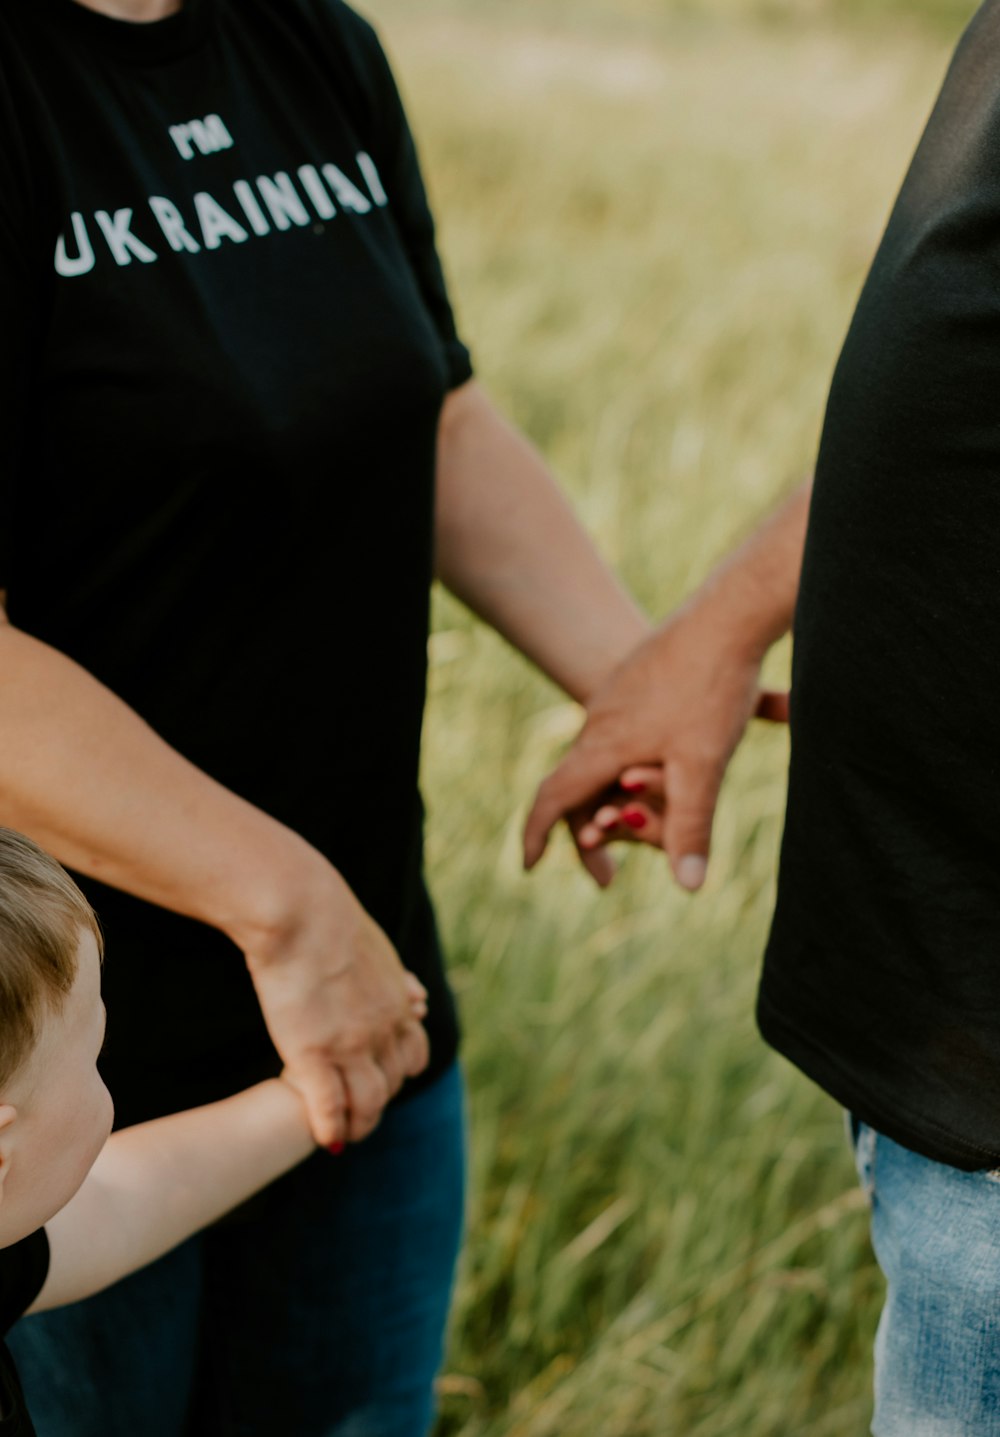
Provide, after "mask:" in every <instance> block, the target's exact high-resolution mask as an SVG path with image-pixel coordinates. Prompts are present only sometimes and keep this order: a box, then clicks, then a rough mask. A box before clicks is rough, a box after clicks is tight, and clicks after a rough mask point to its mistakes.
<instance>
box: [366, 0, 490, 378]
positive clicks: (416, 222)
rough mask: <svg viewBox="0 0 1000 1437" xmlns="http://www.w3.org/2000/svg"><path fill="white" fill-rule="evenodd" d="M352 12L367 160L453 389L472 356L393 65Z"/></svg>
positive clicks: (467, 374) (469, 374)
mask: <svg viewBox="0 0 1000 1437" xmlns="http://www.w3.org/2000/svg"><path fill="white" fill-rule="evenodd" d="M345 8H346V7H345ZM351 17H352V20H353V22H354V24H353V26H352V30H353V32H354V33H353V36H352V40H353V41H354V42H355V43H356V44H357V46H358V48H359V50H361V52H362V53H361V55H360V56H359V58H360V60H361V63H362V65H363V67H364V72H365V74H364V79H365V81H366V85H365V88H366V90H367V91H368V97H369V104H370V109H371V112H372V113H371V122H372V130H373V133H374V135H375V137H376V142H375V146H374V148H375V149H376V151H377V153H373V155H372V159H373V160H374V161H375V164H376V167H377V169H378V172H379V176H380V179H381V181H382V184H383V187H384V189H385V192H386V195H387V197H388V200H389V205H390V208H391V212H392V214H393V216H394V217H395V220H396V223H397V224H398V225H399V229H400V233H401V236H402V239H403V244H404V246H405V248H406V252H407V254H408V255H409V258H410V263H411V264H412V266H413V272H414V274H415V275H416V279H417V283H418V285H419V288H420V292H421V294H422V295H423V299H424V303H425V305H426V306H427V311H428V313H429V314H430V316H431V319H432V320H433V323H434V327H435V329H436V330H437V333H438V335H439V337H440V340H441V346H442V350H443V352H444V356H445V362H446V365H447V369H448V383H449V388H451V389H456V388H458V386H459V385H460V384H464V383H465V382H466V380H468V379H471V377H472V359H471V356H470V354H469V350H468V349H467V347H466V346H465V345H464V344H463V343H462V340H461V339H460V338H459V336H458V332H457V330H456V326H455V317H454V313H453V311H452V306H451V302H450V300H449V298H448V288H447V284H446V282H445V277H444V271H443V269H442V266H441V260H440V257H439V255H438V252H437V245H436V243H435V232H434V217H433V215H432V214H431V209H430V205H429V203H428V200H427V191H426V188H425V186H424V180H423V175H422V173H421V169H420V160H419V157H418V155H417V147H416V144H415V143H414V139H413V135H412V133H411V131H410V126H409V122H408V121H407V118H406V111H405V109H404V107H403V102H402V99H401V97H400V94H399V89H398V87H397V85H396V81H395V78H394V76H393V73H392V69H391V67H390V65H389V61H388V59H387V58H386V55H385V51H384V50H383V49H382V46H381V43H380V42H379V39H378V36H377V34H376V32H375V30H374V29H373V28H372V26H371V25H369V24H368V22H367V21H365V20H361V19H360V17H358V16H357V15H354V14H353V12H351Z"/></svg>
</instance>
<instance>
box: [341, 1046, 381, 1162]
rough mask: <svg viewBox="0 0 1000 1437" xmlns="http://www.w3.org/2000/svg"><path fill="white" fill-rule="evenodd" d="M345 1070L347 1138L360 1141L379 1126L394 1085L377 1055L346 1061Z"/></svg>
mask: <svg viewBox="0 0 1000 1437" xmlns="http://www.w3.org/2000/svg"><path fill="white" fill-rule="evenodd" d="M342 1072H343V1077H344V1087H345V1089H346V1091H347V1107H348V1124H347V1137H348V1140H349V1141H350V1142H352V1143H359V1142H361V1140H362V1139H363V1138H366V1137H367V1136H368V1134H369V1133H372V1132H374V1131H375V1129H376V1128H377V1127H378V1125H379V1121H380V1119H381V1117H382V1111H383V1109H384V1108H385V1105H386V1103H387V1102H388V1101H389V1098H390V1097H391V1095H392V1088H391V1086H390V1083H389V1079H388V1077H387V1075H386V1073H385V1071H384V1070H383V1069H382V1068H381V1067H380V1066H379V1064H378V1063H376V1062H375V1060H374V1058H369V1057H363V1058H358V1059H356V1060H355V1061H354V1062H352V1063H348V1064H346V1065H345V1066H344V1068H343V1069H342Z"/></svg>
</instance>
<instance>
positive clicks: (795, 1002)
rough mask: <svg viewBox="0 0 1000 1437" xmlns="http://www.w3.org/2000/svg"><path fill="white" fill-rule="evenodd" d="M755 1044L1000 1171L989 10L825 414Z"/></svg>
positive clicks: (932, 1149)
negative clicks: (784, 809) (759, 1039)
mask: <svg viewBox="0 0 1000 1437" xmlns="http://www.w3.org/2000/svg"><path fill="white" fill-rule="evenodd" d="M792 682H793V690H792V694H793V702H792V767H791V779H790V789H789V800H788V816H787V823H786V829H785V836H784V843H783V849H782V858H781V876H780V884H779V896H778V905H777V911H776V915H775V919H774V926H773V931H772V934H771V940H770V945H769V948H768V953H767V958H766V963H765V970H764V978H763V985H762V989H761V997H760V1007H759V1018H760V1022H761V1027H762V1030H763V1032H764V1035H765V1037H767V1038H768V1039H769V1040H770V1041H771V1042H772V1043H773V1044H774V1045H775V1046H776V1047H778V1048H779V1049H780V1050H781V1051H782V1052H784V1053H785V1054H787V1055H788V1056H789V1057H790V1058H792V1059H793V1060H794V1061H795V1062H796V1063H797V1064H798V1065H799V1066H800V1067H801V1068H803V1069H804V1070H805V1071H806V1072H807V1073H809V1074H810V1075H811V1076H812V1077H813V1078H815V1079H816V1080H817V1081H818V1082H819V1083H821V1084H822V1085H823V1086H824V1087H825V1088H826V1089H828V1091H829V1092H831V1093H832V1094H833V1095H834V1096H835V1097H836V1098H838V1099H839V1100H840V1101H841V1102H843V1103H845V1104H847V1105H849V1106H850V1107H852V1108H853V1109H855V1111H856V1112H857V1114H858V1115H859V1116H860V1117H861V1118H863V1119H865V1120H866V1121H867V1122H869V1123H871V1124H872V1125H873V1126H875V1127H876V1128H879V1129H881V1130H882V1131H883V1132H885V1133H887V1134H888V1136H890V1137H892V1138H894V1139H895V1140H896V1141H898V1142H901V1143H903V1144H905V1145H906V1146H909V1147H911V1148H913V1149H915V1150H916V1151H918V1152H921V1153H924V1154H925V1155H927V1156H928V1157H931V1158H934V1159H936V1160H938V1161H942V1162H948V1163H952V1164H954V1165H956V1166H958V1167H961V1168H965V1169H975V1168H982V1167H995V1166H997V1165H998V1164H1000V742H998V738H1000V3H998V0H988V3H987V4H986V5H985V6H984V7H983V8H982V9H981V10H980V11H979V13H978V15H977V16H976V18H975V19H974V20H973V22H972V24H971V25H970V27H969V29H968V30H967V32H966V34H965V36H964V37H963V39H962V42H961V44H960V45H959V48H958V50H957V52H956V55H955V58H954V60H953V62H952V65H951V68H950V70H949V73H948V76H947V78H946V81H945V84H944V88H943V90H942V93H941V95H940V98H939V100H938V103H937V105H936V107H935V109H934V112H933V114H932V116H931V119H930V121H929V123H928V126H927V130H926V132H925V134H924V137H923V139H922V141H921V144H920V147H919V149H918V151H917V154H916V157H915V159H914V161H913V164H912V167H911V169H910V171H909V174H908V176H907V178H906V181H905V183H904V185H903V189H902V191H901V193H900V195H899V198H898V200H897V203H896V206H895V209H894V211H893V213H892V216H891V219H890V221H889V225H888V228H887V231H886V234H885V237H884V239H883V241H882V244H881V247H880V249H879V251H878V254H877V256H876V258H875V261H874V264H873V266H872V270H871V273H870V275H869V278H868V280H867V283H866V285H865V288H864V291H863V293H862V296H861V299H860V301H859V304H858V308H857V312H856V314H855V316H854V320H853V323H852V325H851V328H850V331H849V334H848V336H847V340H846V343H845V346H844V350H843V353H842V355H841V357H840V362H839V364H838V367H837V371H836V375H835V378H834V381H833V387H832V390H831V394H830V400H829V407H828V410H827V416H826V424H825V428H824V433H823V439H822V445H821V451H820V457H819V465H818V472H817V478H816V490H815V496H814V500H813V507H812V515H811V521H810V529H809V535H808V539H807V543H806V557H805V566H804V571H803V576H802V589H801V594H800V599H799V606H798V612H797V615H796V621H795V658H794V672H793V681H792Z"/></svg>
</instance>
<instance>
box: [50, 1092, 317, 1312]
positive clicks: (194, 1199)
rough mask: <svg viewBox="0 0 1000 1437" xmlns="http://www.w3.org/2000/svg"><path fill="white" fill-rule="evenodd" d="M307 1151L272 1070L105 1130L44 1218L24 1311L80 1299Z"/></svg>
mask: <svg viewBox="0 0 1000 1437" xmlns="http://www.w3.org/2000/svg"><path fill="white" fill-rule="evenodd" d="M312 1152H315V1143H314V1141H313V1138H312V1134H311V1132H310V1129H309V1121H308V1117H307V1114H306V1110H305V1105H304V1103H303V1100H302V1098H301V1097H300V1095H299V1094H298V1093H297V1092H296V1091H295V1090H294V1088H292V1087H291V1086H290V1085H289V1084H288V1083H285V1082H282V1081H281V1080H280V1079H278V1078H275V1079H272V1080H271V1081H269V1082H266V1083H258V1084H257V1085H256V1087H253V1088H249V1089H247V1091H246V1092H243V1093H238V1094H237V1095H236V1096H235V1097H232V1098H226V1099H224V1100H223V1101H222V1102H219V1103H211V1104H209V1105H208V1106H207V1107H203V1108H194V1109H192V1110H191V1111H189V1112H186V1113H175V1114H173V1115H172V1116H171V1117H167V1118H157V1119H156V1120H155V1121H154V1122H151V1123H141V1124H139V1125H138V1126H137V1127H134V1128H126V1129H125V1130H124V1131H123V1132H120V1133H114V1134H112V1136H111V1137H110V1138H109V1139H108V1141H107V1143H106V1145H105V1147H104V1148H103V1150H102V1151H101V1154H100V1156H99V1157H98V1159H97V1161H96V1163H95V1164H94V1166H93V1167H92V1168H91V1170H90V1172H89V1173H88V1175H87V1177H86V1179H85V1180H84V1183H83V1186H82V1187H81V1188H80V1190H79V1192H77V1193H76V1195H75V1196H74V1197H72V1198H71V1199H70V1201H69V1202H68V1203H67V1204H66V1206H65V1207H64V1208H63V1209H62V1210H61V1211H60V1212H58V1213H56V1215H55V1217H53V1218H51V1219H50V1220H49V1222H48V1223H46V1227H45V1230H46V1233H47V1235H48V1239H49V1249H50V1261H49V1272H48V1277H47V1278H46V1280H45V1285H44V1287H43V1288H42V1290H41V1292H40V1293H39V1295H38V1297H37V1298H36V1299H35V1301H34V1303H33V1304H32V1306H31V1307H30V1308H29V1309H28V1311H29V1312H42V1311H44V1310H45V1309H46V1308H50V1307H62V1306H63V1304H64V1303H67V1302H79V1301H80V1300H81V1299H82V1298H84V1297H90V1296H91V1295H92V1294H93V1293H95V1292H100V1291H101V1290H102V1289H103V1288H105V1287H109V1286H110V1285H111V1283H113V1282H118V1281H119V1280H120V1279H121V1278H123V1277H127V1276H128V1275H129V1273H132V1272H136V1271H138V1269H139V1268H141V1267H145V1266H146V1264H147V1263H150V1262H154V1261H155V1260H156V1258H158V1257H162V1256H163V1254H164V1253H165V1252H169V1251H170V1250H171V1248H173V1247H176V1246H177V1244H178V1243H179V1242H183V1241H184V1239H185V1238H187V1237H190V1236H191V1234H192V1233H195V1232H198V1231H199V1230H200V1229H201V1228H203V1227H206V1226H207V1225H208V1224H209V1223H211V1222H214V1221H215V1220H216V1219H217V1218H220V1217H222V1215H223V1214H224V1213H226V1212H228V1211H229V1210H230V1209H231V1208H233V1207H235V1206H236V1205H237V1204H238V1203H241V1202H243V1201H244V1200H245V1199H246V1198H248V1197H251V1196H252V1195H253V1194H254V1193H255V1192H259V1190H260V1189H261V1188H263V1187H266V1186H267V1185H268V1183H271V1182H273V1181H274V1180H275V1178H278V1177H280V1176H281V1175H282V1173H285V1172H288V1170H289V1169H290V1168H293V1167H295V1166H297V1165H298V1164H299V1163H300V1162H302V1161H303V1159H304V1158H307V1157H308V1156H309V1154H310V1153H312Z"/></svg>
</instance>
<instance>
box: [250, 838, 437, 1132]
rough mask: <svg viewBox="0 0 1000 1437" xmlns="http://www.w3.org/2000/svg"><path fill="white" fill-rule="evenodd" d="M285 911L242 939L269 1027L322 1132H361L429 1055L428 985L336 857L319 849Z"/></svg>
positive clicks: (374, 1122) (371, 1126)
mask: <svg viewBox="0 0 1000 1437" xmlns="http://www.w3.org/2000/svg"><path fill="white" fill-rule="evenodd" d="M315 858H316V861H315V862H313V863H312V864H310V865H309V868H310V871H309V873H308V874H307V875H305V877H304V881H303V882H302V884H301V887H300V888H298V889H297V891H296V892H295V893H294V894H290V895H289V897H290V900H291V901H290V902H289V904H288V907H287V909H286V911H285V914H284V916H283V918H282V919H281V920H280V921H276V922H275V923H274V924H273V926H272V930H271V932H270V933H269V934H267V935H266V936H265V937H264V938H258V939H256V940H251V941H250V942H247V943H244V944H242V945H241V946H243V948H244V952H245V955H246V959H247V965H248V968H249V971H250V975H251V977H252V979H253V982H254V987H255V988H256V991H257V997H258V999H259V1001H260V1005H261V1010H262V1012H263V1014H264V1019H265V1022H266V1023H267V1028H268V1032H269V1033H270V1035H271V1038H272V1040H273V1042H274V1045H275V1047H276V1048H277V1049H278V1052H279V1053H280V1054H281V1057H282V1058H283V1059H284V1061H285V1065H286V1069H287V1075H286V1081H289V1082H291V1083H292V1084H293V1086H295V1087H296V1088H298V1089H299V1091H300V1092H301V1093H302V1094H303V1097H304V1098H305V1101H306V1105H307V1107H308V1110H309V1120H310V1123H311V1125H312V1129H313V1133H314V1135H315V1138H316V1142H317V1143H318V1144H319V1145H320V1146H322V1147H334V1146H336V1145H339V1144H341V1143H344V1142H345V1141H349V1142H358V1141H360V1140H361V1139H362V1138H364V1137H367V1135H368V1134H369V1133H370V1132H372V1131H373V1129H374V1128H375V1127H376V1126H377V1125H378V1122H379V1119H380V1118H381V1115H382V1111H383V1109H384V1108H385V1105H386V1103H388V1101H389V1099H390V1098H391V1097H392V1096H393V1095H394V1094H395V1093H397V1092H398V1091H399V1089H400V1088H401V1087H402V1085H403V1083H404V1082H405V1081H406V1079H407V1078H411V1077H415V1076H416V1075H417V1074H418V1073H420V1072H422V1071H423V1069H424V1068H425V1067H426V1066H427V1062H428V1059H429V1056H430V1053H429V1047H428V1042H427V1034H426V1032H425V1031H424V1028H423V1025H422V1020H423V1018H424V1017H425V1016H426V1012H427V1006H426V1002H427V993H426V990H425V989H424V988H423V985H422V984H421V983H420V982H419V981H418V980H417V979H416V978H415V977H414V976H413V974H411V973H407V972H406V970H405V969H404V968H403V966H402V964H401V963H400V961H399V958H398V956H397V954H396V951H395V949H394V948H393V946H392V944H391V943H390V942H389V939H388V938H387V937H386V935H385V933H384V932H383V931H382V929H381V928H380V927H379V926H378V924H377V923H375V922H374V920H373V919H371V918H370V917H369V916H368V914H367V913H366V912H365V911H364V909H363V908H362V907H361V905H360V904H359V903H358V901H357V899H356V898H355V897H354V895H353V893H352V892H351V890H350V889H349V888H348V887H347V885H346V883H345V882H344V881H343V879H342V878H341V877H340V875H339V874H338V873H337V871H336V869H334V868H333V867H332V866H331V865H330V864H328V863H326V861H325V860H322V859H320V857H319V855H318V854H317V855H315Z"/></svg>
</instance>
